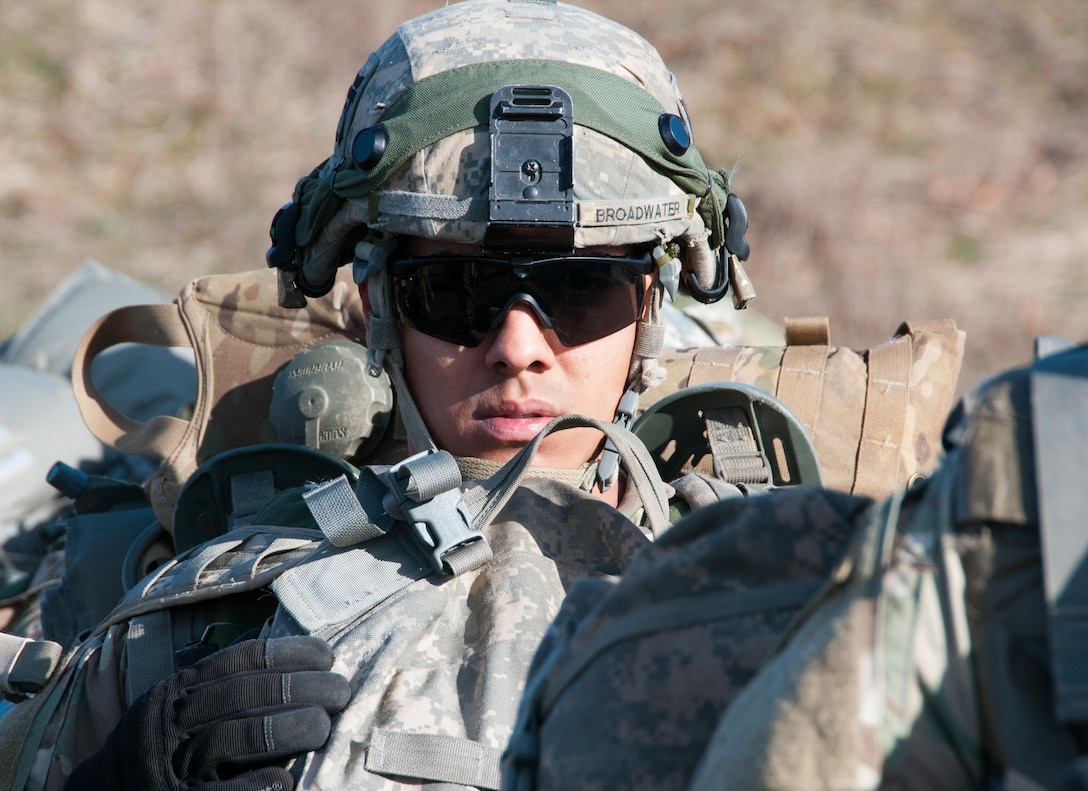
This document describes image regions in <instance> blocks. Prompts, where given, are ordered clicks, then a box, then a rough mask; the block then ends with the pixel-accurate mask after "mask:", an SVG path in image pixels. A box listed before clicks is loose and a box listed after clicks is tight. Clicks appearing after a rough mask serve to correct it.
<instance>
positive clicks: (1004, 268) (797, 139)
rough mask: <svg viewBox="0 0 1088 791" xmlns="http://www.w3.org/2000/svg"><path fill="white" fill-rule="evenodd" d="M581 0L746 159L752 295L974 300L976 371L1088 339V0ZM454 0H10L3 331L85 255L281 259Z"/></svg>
mask: <svg viewBox="0 0 1088 791" xmlns="http://www.w3.org/2000/svg"><path fill="white" fill-rule="evenodd" d="M581 4H582V5H584V6H585V7H588V8H591V9H593V10H596V11H600V12H602V13H604V14H606V15H608V16H612V17H614V18H615V19H617V20H619V21H621V22H624V23H625V24H627V25H629V26H631V27H633V28H635V29H636V30H638V31H639V32H641V33H642V34H643V35H644V36H646V37H647V38H648V39H650V41H652V42H653V43H654V44H655V45H656V46H657V47H658V49H659V50H660V51H661V53H662V55H663V56H664V57H665V59H666V61H667V62H668V63H669V64H670V66H671V67H672V68H673V70H674V71H675V72H676V74H677V78H678V80H679V83H680V86H681V89H682V90H683V92H684V94H685V97H686V100H687V103H688V106H689V109H690V111H691V115H692V118H693V122H694V127H695V136H696V142H697V143H698V145H699V147H700V149H701V150H702V152H703V154H704V156H705V157H706V159H707V160H708V161H709V162H710V163H711V164H713V165H715V166H717V167H736V168H737V176H736V182H735V190H736V191H737V192H738V194H740V195H741V196H742V197H743V198H744V200H745V202H746V203H747V206H748V210H749V215H750V218H751V223H752V226H751V231H750V233H749V240H750V241H751V243H752V247H753V255H752V260H751V261H750V264H749V274H750V275H751V277H752V279H753V281H754V282H755V284H756V287H757V289H758V292H759V297H758V299H757V300H756V302H755V303H753V310H756V311H758V312H759V313H760V314H762V315H763V316H766V317H769V318H770V319H773V320H781V318H782V317H784V316H787V315H791V316H800V315H810V314H828V315H829V316H830V317H831V321H832V340H833V341H834V342H836V343H839V344H843V345H847V346H852V347H855V348H862V347H867V346H871V345H874V344H876V343H878V342H880V341H881V340H883V339H885V338H886V337H888V336H889V335H890V334H891V333H892V332H893V331H894V330H895V328H896V326H897V325H898V323H899V322H900V320H902V319H907V318H910V319H924V318H938V317H951V318H953V319H955V320H956V322H957V323H958V324H959V325H960V326H961V327H962V328H964V329H965V330H966V331H967V333H968V341H967V344H968V345H967V361H966V364H965V370H964V376H963V379H962V384H961V390H962V389H969V388H970V387H972V386H973V385H974V384H975V383H976V382H977V381H978V379H979V377H980V376H983V375H985V374H988V373H992V372H995V371H998V370H1000V369H1002V368H1006V367H1008V366H1011V365H1013V364H1018V363H1022V362H1026V361H1027V360H1028V359H1030V356H1031V353H1032V338H1033V337H1034V336H1036V335H1038V334H1055V335H1062V336H1065V337H1068V338H1070V339H1075V340H1085V339H1088V310H1085V309H1084V308H1083V304H1084V302H1085V300H1086V298H1088V221H1086V220H1088V216H1086V208H1088V3H1085V2H1084V0H1046V2H1040V1H1039V0H1019V1H1018V2H1013V0H986V1H985V2H983V0H946V2H941V3H938V2H933V1H932V0H931V1H930V2H925V1H924V0H882V1H881V2H872V3H856V2H855V3H850V2H842V1H840V0H811V2H806V3H796V2H793V1H792V0H764V2H761V3H745V4H740V3H736V2H730V1H729V0H670V1H669V2H664V0H656V1H655V2H650V1H649V0H585V2H583V3H581ZM440 5H442V3H441V2H439V1H438V0H431V1H430V2H422V1H421V0H403V2H400V3H379V2H376V1H375V0H367V1H366V2H360V1H358V0H357V1H356V2H343V1H342V0H336V1H334V0H301V2H300V1H299V0H292V2H287V1H286V0H259V1H258V0H233V1H232V2H230V3H222V2H213V0H188V1H187V2H185V3H162V2H158V0H36V2H34V3H30V2H11V3H4V4H2V5H0V267H2V272H3V279H4V288H3V290H2V292H0V337H3V336H6V335H8V334H10V333H11V332H13V331H14V330H15V329H17V328H18V327H19V326H20V325H21V324H22V323H23V322H25V320H26V319H27V318H28V317H29V316H30V315H31V314H32V312H33V311H34V310H35V308H36V307H37V306H38V305H39V304H40V303H41V301H42V300H43V299H44V297H45V296H46V295H47V294H48V293H49V291H50V290H51V289H52V288H53V286H54V285H56V284H57V283H58V282H59V281H60V280H61V279H63V277H64V276H65V275H66V274H67V273H69V272H71V271H72V270H74V269H75V268H76V267H77V266H78V265H79V264H80V262H82V261H84V260H86V259H94V260H96V261H98V262H100V263H102V264H104V265H105V266H107V267H109V268H111V269H115V270H118V271H121V272H125V273H129V274H131V275H133V276H135V277H137V278H139V279H141V280H143V281H146V282H148V283H151V284H153V285H155V286H157V287H159V288H161V289H162V290H163V291H165V292H166V293H169V294H173V293H175V292H176V291H177V290H178V289H179V288H180V287H181V286H182V285H183V284H184V283H185V282H186V281H188V280H189V279H191V278H192V277H194V276H197V275H200V274H204V273H209V272H229V271H238V270H243V269H251V268H257V267H262V266H264V251H265V249H266V247H267V228H268V223H269V220H270V218H271V217H272V215H273V213H274V212H275V211H276V209H277V208H278V207H279V206H280V205H281V204H283V203H285V202H286V201H287V200H289V199H290V196H291V191H292V189H293V187H294V184H295V181H296V179H297V178H298V177H299V176H301V175H303V174H305V173H306V172H308V171H309V170H310V168H312V167H313V166H314V165H316V164H317V163H318V162H320V161H321V160H322V159H323V158H324V157H325V156H326V155H327V154H328V153H329V151H330V150H331V146H332V135H333V131H334V128H335V124H336V120H337V118H338V116H339V113H340V107H341V104H342V101H343V97H344V93H345V91H346V89H347V87H348V85H349V84H350V83H351V81H352V79H353V77H354V75H355V72H356V70H357V69H358V67H359V66H361V65H362V63H363V61H364V60H365V58H366V56H367V54H368V53H369V52H370V51H371V50H372V49H374V48H375V47H376V46H377V45H378V44H379V43H380V42H381V40H382V39H383V38H384V37H385V36H386V35H388V34H389V33H390V32H391V31H392V29H393V28H394V27H395V26H396V24H397V23H399V22H400V21H402V20H403V19H406V18H408V17H410V16H413V15H415V14H418V13H422V12H424V11H428V10H431V9H433V8H436V7H438V6H440ZM718 310H721V311H726V310H731V308H730V307H728V306H725V305H723V306H721V307H719V308H718Z"/></svg>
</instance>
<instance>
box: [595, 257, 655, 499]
mask: <svg viewBox="0 0 1088 791" xmlns="http://www.w3.org/2000/svg"><path fill="white" fill-rule="evenodd" d="M654 257H655V259H657V258H658V256H657V251H656V250H655V253H654ZM658 266H661V262H660V261H659V262H658ZM665 290H666V285H665V283H663V282H662V278H660V277H655V278H654V279H653V282H652V283H651V285H650V293H649V294H648V298H647V300H646V306H645V307H644V308H643V316H642V319H641V320H640V321H639V323H638V329H637V332H636V333H635V348H634V352H633V354H632V356H631V371H630V374H629V375H628V377H627V389H626V390H625V391H624V393H623V396H621V397H620V402H619V404H618V405H617V406H616V414H615V416H614V417H613V418H612V422H613V423H614V424H615V425H617V426H622V427H623V428H630V427H631V423H633V422H634V420H635V413H636V412H637V411H638V397H639V394H640V393H642V392H644V391H646V390H648V389H649V388H651V387H654V386H655V385H658V384H661V382H662V381H664V379H665V369H664V368H662V367H661V366H660V365H658V364H657V360H658V358H659V357H660V356H661V349H662V347H663V346H664V345H665V323H664V321H663V319H662V317H661V305H662V303H663V302H664V298H665ZM619 461H620V456H619V452H618V451H617V450H616V446H615V445H614V444H613V442H612V440H606V441H605V444H604V451H603V452H602V453H601V461H600V464H598V465H597V486H598V487H599V488H600V490H601V491H602V492H606V491H608V490H609V489H611V488H612V487H613V486H615V485H616V481H618V480H619V475H620V468H619Z"/></svg>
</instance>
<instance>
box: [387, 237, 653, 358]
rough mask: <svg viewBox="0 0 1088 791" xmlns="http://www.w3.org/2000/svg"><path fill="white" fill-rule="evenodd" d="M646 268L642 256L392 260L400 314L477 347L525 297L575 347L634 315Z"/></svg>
mask: <svg viewBox="0 0 1088 791" xmlns="http://www.w3.org/2000/svg"><path fill="white" fill-rule="evenodd" d="M651 270H652V264H651V263H650V261H649V259H648V258H645V259H642V258H639V259H630V258H611V257H588V256H586V257H578V258H577V259H572V258H565V259H549V260H544V261H536V262H532V263H528V264H515V263H513V262H511V261H506V260H495V259H469V258H441V259H439V258H423V259H404V260H400V261H397V262H396V263H394V265H393V273H394V274H393V287H394V293H395V298H396V303H397V309H398V312H399V314H400V318H401V321H403V322H404V323H405V324H406V325H408V326H409V327H412V328H414V329H416V330H418V331H420V332H422V333H424V334H426V335H430V336H432V337H434V338H438V339H440V340H444V341H447V342H449V343H456V344H458V345H461V346H478V345H479V344H480V343H481V342H482V341H483V339H484V336H486V335H487V333H488V332H490V331H491V330H493V329H495V328H496V327H497V326H498V325H499V323H500V322H501V321H502V318H503V316H504V315H505V314H506V312H507V311H508V310H509V308H510V307H511V306H512V305H514V304H516V303H517V302H519V301H522V300H524V301H527V302H530V303H531V304H532V306H533V307H534V308H535V309H536V310H537V311H538V313H539V314H540V316H541V318H542V319H543V320H544V322H545V323H546V324H547V325H548V326H549V327H550V328H551V329H553V330H554V331H555V333H556V335H557V336H558V338H559V341H560V343H562V344H563V345H564V346H579V345H581V344H583V343H589V342H590V341H594V340H597V339H599V338H603V337H605V336H606V335H611V334H612V333H614V332H617V331H619V330H621V329H623V328H624V327H626V326H627V325H629V324H631V323H633V322H634V321H636V320H637V319H638V317H639V315H640V314H641V312H642V300H643V287H642V277H643V276H644V275H646V274H648V273H649V272H650V271H651Z"/></svg>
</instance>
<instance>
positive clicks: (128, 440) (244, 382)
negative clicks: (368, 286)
mask: <svg viewBox="0 0 1088 791" xmlns="http://www.w3.org/2000/svg"><path fill="white" fill-rule="evenodd" d="M276 294H277V280H276V275H275V273H274V272H272V271H271V270H255V271H250V272H242V273H239V274H229V275H209V276H205V277H201V278H197V279H196V280H193V281H192V282H190V283H189V284H188V285H186V286H185V287H184V288H183V289H182V291H181V293H179V294H178V296H177V298H176V299H175V300H174V302H173V303H172V304H167V305H134V306H129V307H122V308H119V309H117V310H114V311H112V312H110V313H108V314H106V315H105V316H103V317H102V318H101V319H99V320H98V321H97V322H96V323H95V324H94V325H92V326H91V328H90V329H89V330H88V331H87V334H86V335H85V336H84V337H83V340H82V342H81V343H80V345H79V348H78V349H77V351H76V355H75V361H74V363H73V370H72V382H73V387H74V389H75V394H76V400H77V402H78V403H79V407H80V411H81V412H82V414H83V419H84V421H85V422H86V423H87V426H88V427H89V428H90V430H91V431H92V433H94V435H95V436H96V437H98V439H99V440H101V441H102V442H103V443H104V444H105V445H107V446H108V447H111V448H114V449H116V450H118V451H120V452H122V453H136V454H141V455H147V456H154V457H156V458H160V459H162V460H163V464H162V466H161V467H160V469H159V471H158V472H157V473H156V474H155V475H154V477H153V478H152V479H151V480H150V481H149V483H148V486H147V490H148V498H149V499H150V501H151V504H152V507H153V508H154V511H155V516H156V517H157V518H158V520H159V522H160V524H162V525H163V526H164V527H166V528H167V529H168V530H171V529H172V526H173V519H174V506H175V504H176V502H177V496H178V492H179V491H180V489H181V487H182V484H184V483H185V481H186V480H187V479H188V478H189V476H190V475H192V473H193V472H194V471H195V470H196V469H197V467H198V466H199V465H200V464H201V463H202V462H204V461H206V460H207V459H209V458H211V457H213V456H215V455H216V454H218V453H221V452H223V451H226V450H230V449H235V448H241V447H246V446H251V445H260V444H265V443H270V442H276V441H277V436H276V432H275V429H274V427H273V424H272V422H271V419H270V417H269V406H270V404H271V400H272V382H273V379H274V377H275V375H276V373H277V372H278V371H280V370H281V369H282V368H283V367H284V366H285V365H287V363H288V362H289V361H290V360H291V358H292V357H293V356H294V355H295V354H297V353H298V352H299V351H301V350H303V349H306V348H309V347H312V346H314V345H316V344H318V343H323V342H325V341H331V340H348V341H355V342H357V343H363V342H364V341H365V332H364V329H363V322H362V307H361V302H360V300H359V295H358V292H357V291H356V289H355V287H354V286H353V285H352V284H351V281H350V277H349V276H348V275H347V274H346V273H345V274H344V275H342V276H341V277H340V278H339V279H338V280H337V282H336V284H335V286H334V287H333V289H332V290H331V291H330V292H329V293H328V294H327V295H325V296H324V297H321V298H320V299H311V300H309V301H308V303H307V305H306V306H305V307H304V308H300V309H289V308H281V307H279V306H278V304H277V301H276ZM125 342H130V343H143V344H150V345H154V346H172V347H180V348H186V349H192V350H193V354H194V357H195V362H196V367H197V380H198V383H197V392H196V393H195V401H194V405H193V411H192V415H191V416H189V417H187V418H186V417H181V416H172V415H163V416H158V417H155V418H152V419H151V420H148V421H147V422H137V421H135V420H133V419H131V418H129V417H127V416H126V415H124V414H122V413H121V412H120V411H119V410H118V409H117V408H116V407H115V406H113V405H112V404H110V403H109V402H108V401H106V399H105V398H104V397H103V396H102V395H101V393H99V391H98V389H97V388H96V387H95V385H94V381H93V379H92V377H91V367H92V365H93V363H94V360H95V357H96V356H97V355H98V354H100V353H101V352H103V351H105V350H106V349H108V348H110V347H112V346H116V345H117V344H120V343H125Z"/></svg>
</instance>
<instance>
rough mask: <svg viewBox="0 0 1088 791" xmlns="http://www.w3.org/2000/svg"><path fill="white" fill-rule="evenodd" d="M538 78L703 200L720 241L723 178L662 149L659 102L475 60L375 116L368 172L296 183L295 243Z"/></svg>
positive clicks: (581, 77) (588, 78)
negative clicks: (376, 150)
mask: <svg viewBox="0 0 1088 791" xmlns="http://www.w3.org/2000/svg"><path fill="white" fill-rule="evenodd" d="M541 82H544V83H547V84H558V85H560V86H561V87H563V88H564V90H566V91H567V92H568V93H569V94H570V96H571V101H572V104H573V107H574V118H575V123H577V124H578V125H580V126H583V127H586V128H589V129H593V130H594V131H597V132H599V133H601V134H603V135H605V136H607V137H610V138H612V139H614V140H617V141H618V142H620V143H621V144H623V145H624V146H626V147H627V148H629V149H631V150H632V151H636V152H638V153H639V154H640V155H641V156H642V157H643V158H644V159H645V160H646V161H647V162H648V163H649V164H650V165H651V166H652V167H653V168H654V169H655V170H657V171H658V172H660V173H662V174H664V175H666V176H667V177H668V178H670V179H671V180H672V181H673V182H674V183H675V184H676V185H677V186H678V187H679V188H680V189H682V190H683V191H684V192H685V193H687V194H688V195H693V196H695V197H697V198H704V197H705V198H706V199H704V200H702V203H701V204H700V206H699V212H700V214H701V215H702V218H703V222H704V223H705V224H706V226H707V227H708V228H709V229H710V231H711V236H710V246H711V247H718V246H720V245H721V242H722V238H723V234H724V230H725V229H724V227H723V222H724V220H723V217H724V211H725V196H726V189H727V185H726V183H725V177H724V176H722V175H721V174H720V173H717V172H714V171H711V170H710V169H709V168H708V167H707V166H706V163H705V162H704V161H703V158H702V156H701V155H700V154H699V152H698V150H697V149H696V148H695V147H694V146H692V147H690V148H688V149H687V151H686V152H685V153H684V154H682V155H680V156H677V155H676V154H673V153H672V152H670V151H669V150H668V149H667V148H666V147H665V144H664V142H663V141H662V139H661V135H660V132H659V127H658V118H660V116H661V115H662V114H663V113H665V112H666V111H665V109H664V108H663V107H662V106H661V104H660V102H658V100H657V99H656V98H654V97H653V96H652V95H651V94H650V93H648V92H647V91H645V90H643V89H642V88H641V87H639V86H638V85H636V84H635V83H633V82H631V81H629V80H626V79H624V78H623V77H619V76H617V75H614V74H610V73H608V72H604V71H601V70H599V69H594V68H591V67H588V66H579V65H575V64H570V63H564V62H561V61H548V60H515V61H499V62H491V63H475V64H471V65H468V66H462V67H460V68H457V69H451V70H450V71H445V72H441V73H439V74H435V75H432V76H430V77H426V78H424V79H422V80H420V81H419V82H417V83H415V84H414V85H412V86H411V87H410V88H408V89H407V90H406V91H405V92H404V93H403V94H401V95H400V96H399V97H398V98H397V99H396V101H394V102H393V103H392V104H391V105H390V106H389V109H388V110H386V111H385V112H384V113H383V114H382V119H381V122H380V123H379V126H380V127H383V128H384V129H385V132H386V138H387V143H386V146H387V147H386V149H385V153H384V155H383V156H382V158H381V161H380V162H379V163H378V164H377V165H376V166H375V167H374V168H373V169H371V170H361V169H359V167H358V165H357V164H356V163H354V162H350V161H349V162H345V163H343V164H342V165H341V166H340V167H338V168H336V169H335V170H334V172H333V174H332V176H331V178H326V177H322V176H320V175H319V174H320V173H321V170H322V169H321V168H319V169H318V170H316V171H315V172H314V173H313V174H311V176H309V177H308V178H306V179H303V180H302V181H300V182H299V185H298V187H297V188H296V190H295V200H296V202H298V203H299V204H300V205H301V206H302V215H301V218H300V220H299V225H298V230H297V232H296V238H295V240H296V242H297V243H298V244H299V245H303V246H304V245H308V244H310V243H311V242H312V241H313V240H314V238H315V237H316V235H317V233H318V231H319V230H320V229H321V228H323V227H325V225H326V224H327V223H328V222H329V220H330V219H331V218H332V216H333V214H334V213H335V212H336V210H337V209H338V208H339V207H340V205H341V203H342V202H343V201H344V200H352V199H361V198H363V197H365V196H367V195H369V194H370V193H371V192H372V191H373V190H375V189H376V188H377V187H379V186H380V185H381V184H382V183H384V182H385V181H386V180H387V179H388V178H389V176H390V175H392V173H393V172H394V171H395V170H396V169H397V168H399V167H400V166H401V165H402V164H404V162H406V161H407V160H408V159H409V158H410V157H411V156H412V155H414V154H416V153H417V152H419V151H422V150H423V149H425V148H427V147H428V146H430V145H432V144H434V143H436V142H438V141H439V140H442V139H443V138H446V137H449V136H450V135H452V134H454V133H456V132H460V131H464V130H466V129H472V128H475V127H483V128H485V129H486V128H487V126H488V120H489V119H488V114H489V112H490V97H491V95H492V94H493V93H494V92H495V91H497V90H498V89H499V88H502V87H503V86H505V85H517V84H539V83H541ZM473 97H475V100H473Z"/></svg>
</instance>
